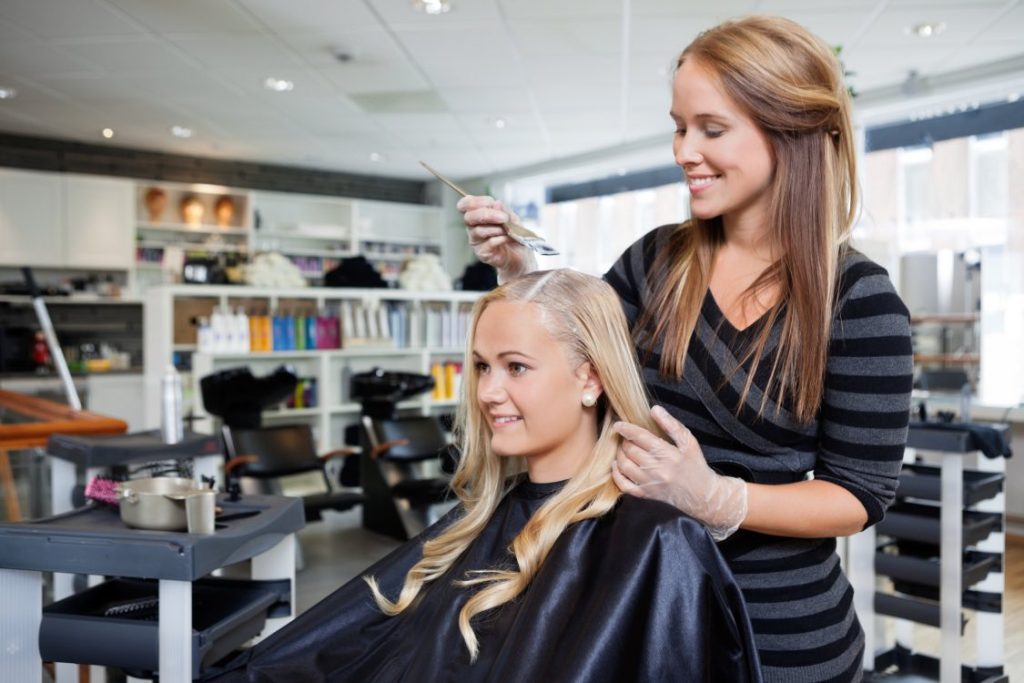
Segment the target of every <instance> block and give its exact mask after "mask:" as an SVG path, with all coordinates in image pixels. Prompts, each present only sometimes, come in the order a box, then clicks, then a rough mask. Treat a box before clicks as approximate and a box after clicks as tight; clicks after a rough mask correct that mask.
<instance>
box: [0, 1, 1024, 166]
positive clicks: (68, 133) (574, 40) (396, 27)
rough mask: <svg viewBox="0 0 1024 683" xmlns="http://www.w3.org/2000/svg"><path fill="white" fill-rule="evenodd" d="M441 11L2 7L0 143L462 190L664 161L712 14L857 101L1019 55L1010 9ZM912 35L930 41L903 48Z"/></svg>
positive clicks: (575, 5) (1022, 48)
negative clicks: (688, 69) (544, 171)
mask: <svg viewBox="0 0 1024 683" xmlns="http://www.w3.org/2000/svg"><path fill="white" fill-rule="evenodd" d="M451 2H452V5H453V9H452V11H451V12H449V13H448V14H443V15H437V16H429V15H426V14H423V13H420V12H418V11H416V10H415V9H414V8H413V7H412V2H411V0H0V87H14V88H16V89H17V91H18V95H17V97H16V98H14V99H11V100H0V131H4V132H10V133H17V134H25V135H41V136H48V137H60V138H69V139H73V140H79V141H85V142H91V143H97V144H112V145H117V146H121V147H124V146H127V147H139V148H146V149H153V150H159V151H165V152H171V153H179V154H189V155H197V156H209V157H217V158H231V159H242V160H249V161H263V162H272V163H278V164H287V165H298V166H306V167H316V168H324V169H331V170H339V171H351V172H359V173H371V174H375V175H383V176H397V177H407V178H426V177H427V176H426V174H425V172H423V171H422V169H420V168H419V166H418V165H417V164H416V161H417V160H418V159H425V160H427V161H428V162H429V163H431V164H432V165H433V166H435V167H436V168H438V169H440V170H442V171H444V172H446V173H447V174H450V175H452V176H454V177H457V178H465V177H472V176H483V175H490V174H496V173H500V172H503V171H507V170H509V169H514V168H519V167H525V166H536V165H537V164H540V163H544V162H555V161H557V160H559V159H564V158H566V157H572V156H575V155H581V154H587V153H592V152H594V151H595V150H601V149H607V148H615V147H619V146H622V145H628V144H629V143H630V142H632V141H636V140H643V139H649V138H651V137H652V136H655V135H660V134H664V135H665V140H666V148H665V149H666V154H665V163H670V157H669V154H668V136H669V134H670V132H671V130H672V125H671V123H670V120H669V118H668V116H667V111H668V107H669V88H668V81H669V75H668V67H669V66H670V65H671V64H672V63H673V62H674V59H675V57H676V55H677V53H678V52H679V50H681V49H682V47H683V46H685V45H686V44H687V43H688V42H689V41H690V40H691V39H692V38H693V37H694V36H695V35H696V34H697V32H698V31H700V30H701V29H704V28H707V27H710V26H712V25H714V24H715V23H717V22H718V21H720V20H722V19H725V18H728V17H733V16H737V15H742V14H749V13H767V14H781V15H785V16H788V17H791V18H793V19H795V20H797V21H799V22H801V23H802V24H804V25H806V26H807V27H809V28H810V29H811V30H813V31H815V32H816V33H818V34H819V35H821V36H822V37H823V38H825V40H827V41H828V42H829V43H831V44H833V45H842V46H843V59H844V62H845V64H846V66H847V68H848V69H849V70H850V71H853V72H854V74H855V75H854V76H853V77H852V78H851V79H850V80H851V84H852V85H853V86H854V87H855V88H856V89H857V90H859V91H861V92H865V93H870V92H871V91H873V90H876V89H880V88H884V87H886V86H893V85H896V84H898V83H900V82H902V81H903V80H904V79H905V78H906V76H907V74H908V72H909V71H911V70H915V71H917V72H918V73H919V74H921V75H922V76H925V77H935V76H937V75H940V74H944V73H947V72H951V71H959V70H963V69H965V68H969V67H973V66H978V65H982V64H988V63H992V62H999V61H1003V60H1006V59H1009V58H1015V57H1020V56H1022V55H1024V38H1022V36H1024V4H1022V0H1011V1H1007V0H960V1H959V2H957V1H954V0H835V1H826V0H715V1H714V2H696V1H695V0H451ZM925 21H927V22H944V23H945V24H946V30H945V31H944V32H943V33H941V34H940V35H938V36H936V37H933V38H931V39H928V40H923V39H920V38H916V37H912V36H910V35H908V34H907V33H906V28H907V27H908V26H911V25H913V24H917V23H920V22H925ZM338 51H342V52H345V53H347V54H349V55H351V57H352V59H351V60H350V61H348V62H345V63H342V62H340V61H339V60H337V59H336V58H335V56H334V53H335V52H338ZM268 76H274V77H277V78H284V79H288V80H291V81H293V82H294V84H295V87H294V90H293V91H291V92H288V93H275V92H270V91H268V90H266V89H265V88H264V87H263V81H264V79H265V78H266V77H268ZM497 118H502V119H505V120H506V121H507V125H506V126H505V127H504V128H502V129H499V128H497V127H495V125H494V121H495V119H497ZM172 125H182V126H187V127H190V128H192V129H194V131H195V135H194V136H193V137H192V138H191V139H187V140H183V139H179V138H175V137H172V136H171V135H170V132H169V129H170V127H171V126H172ZM104 127H110V128H112V129H114V131H115V137H114V138H113V139H112V140H110V141H109V143H108V142H106V141H104V139H103V138H102V137H100V130H101V129H102V128H104ZM371 154H377V155H382V156H383V159H382V160H380V161H376V162H375V161H371V158H370V157H371Z"/></svg>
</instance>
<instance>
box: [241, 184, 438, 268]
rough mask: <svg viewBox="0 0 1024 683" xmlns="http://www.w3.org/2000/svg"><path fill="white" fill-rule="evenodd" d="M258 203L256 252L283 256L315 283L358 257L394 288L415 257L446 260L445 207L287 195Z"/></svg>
mask: <svg viewBox="0 0 1024 683" xmlns="http://www.w3.org/2000/svg"><path fill="white" fill-rule="evenodd" d="M252 199H253V207H254V209H253V210H254V215H255V217H254V219H253V225H254V231H253V249H254V250H256V251H260V250H272V251H280V252H281V253H283V254H285V255H286V256H289V257H291V258H292V260H293V261H294V262H295V263H296V265H297V266H298V267H299V270H300V271H302V272H303V274H304V275H305V276H306V277H308V278H310V280H318V279H320V278H322V277H323V274H324V272H326V271H328V270H330V269H331V268H332V267H334V265H336V264H337V262H338V260H340V259H342V258H345V257H349V256H353V255H356V254H362V255H363V256H365V257H366V258H367V260H368V261H370V263H372V264H373V265H374V266H375V267H377V269H378V270H379V271H380V272H381V275H382V276H383V277H384V279H385V280H387V281H389V282H391V281H394V280H396V279H397V276H398V272H399V269H400V268H401V264H402V262H403V261H404V260H405V259H407V258H409V257H410V256H416V255H419V254H424V253H433V254H436V255H438V256H439V257H442V256H443V246H442V239H441V236H442V234H441V231H442V229H443V224H442V214H441V208H440V207H436V206H422V205H416V204H399V203H394V202H379V201H372V200H363V199H345V198H341V197H324V196H319V195H303V194H295V193H284V192H255V193H253V197H252Z"/></svg>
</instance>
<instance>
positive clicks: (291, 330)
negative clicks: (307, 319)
mask: <svg viewBox="0 0 1024 683" xmlns="http://www.w3.org/2000/svg"><path fill="white" fill-rule="evenodd" d="M281 324H282V326H283V328H284V348H285V349H286V350H288V351H294V350H295V317H294V316H291V315H286V316H284V321H283V322H282V323H281Z"/></svg>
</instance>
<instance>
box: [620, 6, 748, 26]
mask: <svg viewBox="0 0 1024 683" xmlns="http://www.w3.org/2000/svg"><path fill="white" fill-rule="evenodd" d="M763 4H764V2H763V0H715V2H714V3H684V2H680V0H631V1H630V10H632V13H633V15H634V16H645V15H652V14H679V13H680V8H681V7H685V9H686V12H687V13H689V14H703V15H716V14H717V15H725V16H736V15H739V14H750V13H752V12H754V11H762V10H761V6H762V5H763ZM687 5H699V7H692V6H691V7H686V6H687ZM709 5H712V6H713V7H714V9H713V10H709V9H708V6H709ZM710 27H711V24H709V25H708V26H707V27H706V28H710Z"/></svg>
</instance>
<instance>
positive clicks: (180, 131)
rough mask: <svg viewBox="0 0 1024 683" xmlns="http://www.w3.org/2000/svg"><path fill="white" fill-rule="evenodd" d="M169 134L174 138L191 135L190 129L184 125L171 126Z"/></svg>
mask: <svg viewBox="0 0 1024 683" xmlns="http://www.w3.org/2000/svg"><path fill="white" fill-rule="evenodd" d="M171 135H173V136H174V137H176V138H190V137H192V129H191V128H187V127H185V126H171Z"/></svg>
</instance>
